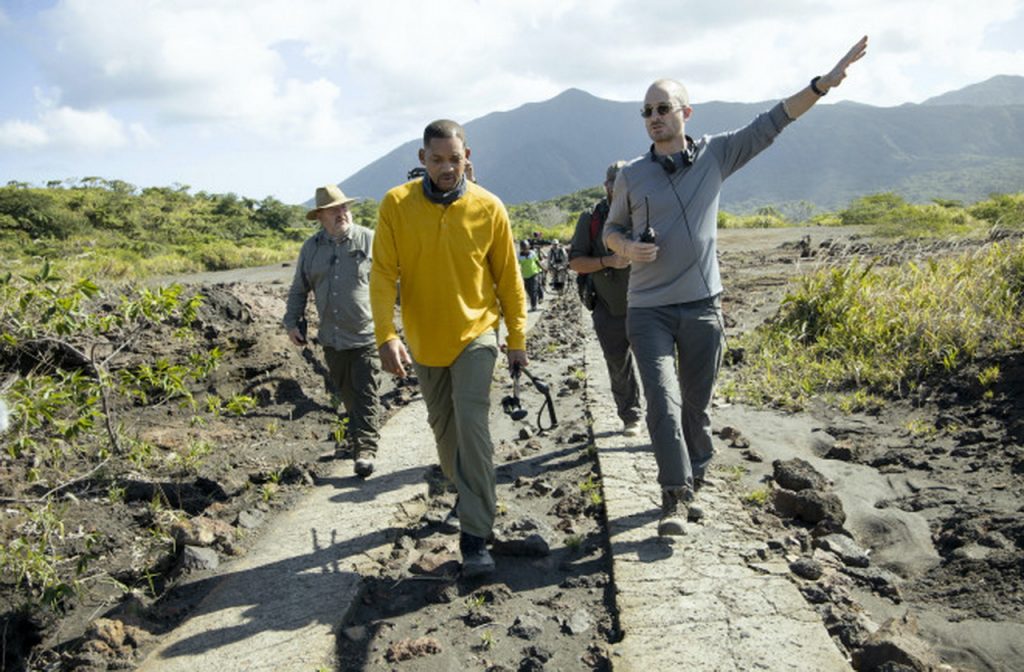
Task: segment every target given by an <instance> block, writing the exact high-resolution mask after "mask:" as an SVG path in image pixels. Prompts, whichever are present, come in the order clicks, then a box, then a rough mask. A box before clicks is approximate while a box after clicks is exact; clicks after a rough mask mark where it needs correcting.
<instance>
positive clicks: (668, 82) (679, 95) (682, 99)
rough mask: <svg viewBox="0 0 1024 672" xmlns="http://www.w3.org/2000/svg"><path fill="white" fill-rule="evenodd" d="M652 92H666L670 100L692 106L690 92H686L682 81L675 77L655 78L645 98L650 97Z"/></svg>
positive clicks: (680, 104) (682, 105)
mask: <svg viewBox="0 0 1024 672" xmlns="http://www.w3.org/2000/svg"><path fill="white" fill-rule="evenodd" d="M652 93H661V94H664V95H665V96H667V98H668V99H669V100H671V101H673V102H675V103H676V104H678V105H679V106H680V107H689V106H690V94H689V93H687V92H686V87H685V86H683V83H682V82H679V81H676V80H674V79H658V80H655V82H654V83H653V84H651V85H650V86H649V87H647V96H645V97H644V98H645V99H646V98H648V97H650V96H651V94H652ZM659 98H660V97H659Z"/></svg>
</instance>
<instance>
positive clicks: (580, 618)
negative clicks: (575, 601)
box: [562, 608, 594, 635]
mask: <svg viewBox="0 0 1024 672" xmlns="http://www.w3.org/2000/svg"><path fill="white" fill-rule="evenodd" d="M593 624H594V619H593V617H592V616H591V615H590V612H589V611H587V610H586V609H582V608H581V609H577V610H576V611H574V612H572V615H571V616H569V618H567V619H565V620H564V621H563V622H562V631H563V632H565V633H566V634H569V635H580V634H582V633H584V632H586V631H587V630H589V629H590V627H591V626H592V625H593Z"/></svg>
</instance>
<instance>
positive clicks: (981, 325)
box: [725, 243, 1024, 411]
mask: <svg viewBox="0 0 1024 672" xmlns="http://www.w3.org/2000/svg"><path fill="white" fill-rule="evenodd" d="M1022 288H1024V245H1022V244H1020V243H1017V244H1011V245H1003V244H998V243H997V244H992V245H989V246H987V247H985V248H983V249H981V250H979V251H977V252H967V253H962V254H959V255H954V256H950V257H945V258H941V259H928V260H925V261H910V262H907V263H905V264H902V265H900V266H894V267H887V268H882V267H876V265H875V264H874V263H872V262H864V261H861V260H855V261H853V262H851V263H850V264H848V265H846V266H844V267H840V268H833V269H828V270H822V271H818V272H815V273H811V274H809V275H807V276H804V277H802V278H800V279H799V280H798V281H797V282H796V283H795V285H794V286H793V287H792V288H791V289H790V291H789V292H788V293H787V295H786V297H785V298H784V300H783V302H782V306H781V307H780V309H779V313H778V315H777V316H776V317H775V318H774V319H773V320H771V321H769V322H767V323H765V324H764V325H762V327H759V328H758V329H757V330H755V331H754V332H751V333H748V334H745V335H744V336H743V337H741V338H740V339H739V340H740V341H741V342H740V343H739V344H738V347H743V348H744V349H745V350H746V352H747V357H746V358H745V361H744V365H743V366H742V367H738V368H737V369H735V370H733V371H729V370H726V373H725V375H726V376H727V377H728V378H729V379H730V381H731V386H730V389H731V390H733V392H734V393H735V394H736V395H737V397H738V398H740V399H742V400H744V401H747V402H753V403H762V404H771V405H775V406H781V407H785V408H793V409H799V408H802V407H803V405H804V404H806V403H807V401H808V400H809V399H810V398H811V397H812V396H814V395H818V394H822V395H831V398H832V399H833V402H834V403H837V404H839V405H840V406H841V407H842V408H844V409H845V410H851V411H852V410H867V411H872V410H877V409H878V408H880V407H881V406H882V405H884V403H885V399H888V398H893V397H897V398H898V397H901V396H905V395H906V394H907V393H908V392H910V391H912V390H914V389H916V387H917V386H918V385H920V384H921V382H922V381H924V380H926V379H928V378H930V377H937V376H946V375H948V374H949V373H952V372H955V371H958V370H960V369H961V368H963V367H964V366H966V365H968V364H970V363H971V362H974V361H976V360H977V359H978V358H979V357H982V356H988V355H994V354H998V353H1001V352H1006V351H1009V350H1013V349H1015V348H1019V347H1021V346H1022V345H1024V318H1022V315H1024V310H1022V307H1024V306H1022V305H1021V304H1022V298H1021V297H1022V293H1021V289H1022Z"/></svg>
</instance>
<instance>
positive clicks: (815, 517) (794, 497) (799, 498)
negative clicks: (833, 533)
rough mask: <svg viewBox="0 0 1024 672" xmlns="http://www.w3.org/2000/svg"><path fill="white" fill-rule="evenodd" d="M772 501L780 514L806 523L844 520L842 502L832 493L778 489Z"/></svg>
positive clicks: (838, 523) (836, 522) (841, 522)
mask: <svg viewBox="0 0 1024 672" xmlns="http://www.w3.org/2000/svg"><path fill="white" fill-rule="evenodd" d="M772 502H773V504H774V506H775V510H776V511H778V512H779V513H780V514H782V515H784V516H789V517H790V518H797V519H799V520H802V521H804V522H807V523H811V524H815V523H820V522H823V521H828V522H830V523H834V524H836V525H842V524H843V522H845V521H846V512H845V511H844V510H843V503H842V502H841V501H840V500H839V497H837V496H836V495H834V494H832V493H822V492H819V491H817V490H802V491H800V492H794V491H792V490H786V489H778V490H776V491H775V493H774V495H773V498H772Z"/></svg>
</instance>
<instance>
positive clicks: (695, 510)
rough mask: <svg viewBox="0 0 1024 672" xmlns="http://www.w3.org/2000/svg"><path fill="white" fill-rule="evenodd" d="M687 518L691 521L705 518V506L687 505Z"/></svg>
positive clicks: (697, 521)
mask: <svg viewBox="0 0 1024 672" xmlns="http://www.w3.org/2000/svg"><path fill="white" fill-rule="evenodd" d="M686 519H687V520H688V521H690V522H691V523H699V522H700V521H702V520H704V508H703V507H700V506H697V505H696V504H690V505H689V506H687V507H686Z"/></svg>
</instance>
